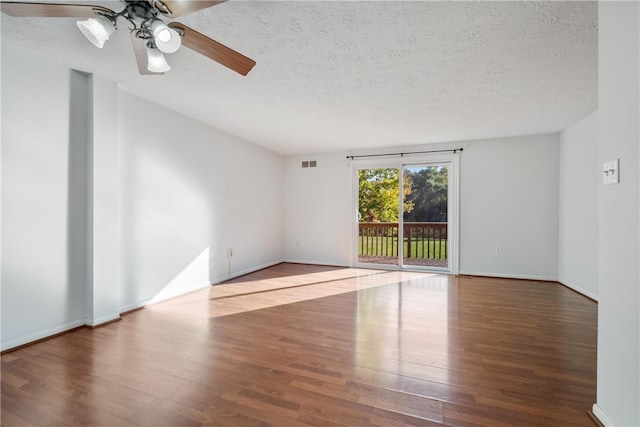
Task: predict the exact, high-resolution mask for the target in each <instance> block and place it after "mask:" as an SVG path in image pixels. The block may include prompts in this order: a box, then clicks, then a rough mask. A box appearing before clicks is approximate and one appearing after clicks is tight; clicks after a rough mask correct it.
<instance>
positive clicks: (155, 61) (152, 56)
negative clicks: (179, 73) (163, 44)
mask: <svg viewBox="0 0 640 427" xmlns="http://www.w3.org/2000/svg"><path fill="white" fill-rule="evenodd" d="M147 69H148V70H149V71H151V72H153V73H165V72H167V71H169V70H170V69H171V67H170V66H169V64H168V63H167V60H166V59H165V58H164V55H163V54H162V52H161V51H160V49H156V48H153V47H147Z"/></svg>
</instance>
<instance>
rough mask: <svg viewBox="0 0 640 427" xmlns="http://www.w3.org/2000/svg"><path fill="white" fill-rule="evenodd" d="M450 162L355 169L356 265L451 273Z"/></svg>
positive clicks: (452, 207) (452, 208)
mask: <svg viewBox="0 0 640 427" xmlns="http://www.w3.org/2000/svg"><path fill="white" fill-rule="evenodd" d="M453 168H454V161H453V159H449V160H446V161H431V162H429V161H421V162H417V163H405V162H398V163H397V164H395V165H394V164H393V163H386V164H385V163H380V164H371V163H367V164H358V163H355V162H354V175H355V179H354V186H355V187H356V188H355V193H356V195H357V198H356V199H357V202H356V209H357V214H356V217H357V223H356V227H355V228H356V233H355V234H356V236H355V237H356V238H355V246H356V251H355V252H356V253H355V256H356V262H355V264H356V265H357V266H361V267H378V268H394V269H398V268H410V269H421V270H438V271H454V270H455V269H456V265H457V263H456V262H455V261H456V259H455V257H456V250H455V249H456V242H455V235H456V230H457V227H454V225H455V222H456V221H455V219H456V216H455V215H454V213H455V203H454V202H455V201H456V198H455V197H454V195H455V192H454V189H455V186H454V184H455V181H454V180H453V179H452V178H453V175H452V173H451V172H452V169H453Z"/></svg>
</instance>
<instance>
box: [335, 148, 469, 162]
mask: <svg viewBox="0 0 640 427" xmlns="http://www.w3.org/2000/svg"><path fill="white" fill-rule="evenodd" d="M462 150H463V149H462V148H451V149H449V150H430V151H410V152H408V153H385V154H363V155H361V156H347V159H351V160H353V159H360V158H363V157H386V156H400V157H404V156H405V155H407V154H427V153H454V154H455V153H457V152H458V151H462Z"/></svg>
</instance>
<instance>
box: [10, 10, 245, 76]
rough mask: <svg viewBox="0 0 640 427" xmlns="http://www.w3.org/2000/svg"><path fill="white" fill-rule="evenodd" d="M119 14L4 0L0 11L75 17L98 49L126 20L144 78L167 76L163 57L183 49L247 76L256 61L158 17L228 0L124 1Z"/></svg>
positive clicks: (186, 12) (184, 13) (25, 14)
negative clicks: (118, 24)
mask: <svg viewBox="0 0 640 427" xmlns="http://www.w3.org/2000/svg"><path fill="white" fill-rule="evenodd" d="M121 1H122V2H123V3H124V9H122V10H121V11H120V12H114V11H113V10H111V9H109V8H106V7H103V6H94V5H82V4H62V3H28V2H7V1H0V9H1V10H2V12H4V13H6V14H7V15H10V16H16V17H48V18H60V17H72V18H87V19H86V20H85V21H78V23H77V24H78V28H79V29H80V31H81V32H82V34H84V35H85V37H87V39H89V41H90V42H91V43H93V44H94V45H96V46H97V47H99V48H102V47H103V46H104V43H105V42H106V41H107V40H108V39H109V37H110V36H111V34H113V32H114V31H115V30H116V29H117V28H118V27H117V21H118V19H119V18H123V19H125V20H127V21H129V24H130V25H131V26H130V28H129V30H130V31H131V42H132V44H133V51H134V53H135V57H136V61H137V63H138V70H139V72H140V74H144V75H153V74H164V72H166V71H169V70H170V68H171V67H170V66H169V64H168V63H167V61H166V59H165V57H164V54H165V53H173V52H175V51H177V50H178V49H179V48H180V46H181V45H184V46H185V47H187V48H189V49H192V50H194V51H196V52H198V53H200V54H202V55H204V56H206V57H208V58H211V59H213V60H214V61H216V62H218V63H220V64H222V65H224V66H225V67H227V68H230V69H231V70H233V71H235V72H237V73H239V74H242V75H243V76H246V75H247V74H248V73H249V71H251V69H252V68H253V66H254V65H256V62H255V61H254V60H252V59H250V58H247V57H246V56H244V55H242V54H240V53H238V52H236V51H235V50H233V49H231V48H228V47H226V46H224V45H222V44H220V43H218V42H217V41H215V40H212V39H210V38H209V37H207V36H205V35H204V34H201V33H199V32H197V31H196V30H194V29H192V28H190V27H187V26H186V25H184V24H181V23H179V22H170V23H168V24H166V23H165V22H164V21H163V20H162V19H160V17H167V18H176V17H179V16H183V15H186V14H188V13H191V12H195V11H198V10H202V9H205V8H207V7H211V6H215V5H217V4H219V3H223V2H224V1H226V0H121Z"/></svg>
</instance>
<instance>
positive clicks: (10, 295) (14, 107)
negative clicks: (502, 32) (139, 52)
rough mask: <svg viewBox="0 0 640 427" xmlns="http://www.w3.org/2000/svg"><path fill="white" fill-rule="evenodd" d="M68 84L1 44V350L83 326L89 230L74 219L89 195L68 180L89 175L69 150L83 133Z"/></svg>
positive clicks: (53, 70) (54, 70) (50, 68)
mask: <svg viewBox="0 0 640 427" xmlns="http://www.w3.org/2000/svg"><path fill="white" fill-rule="evenodd" d="M74 79H75V80H74V81H75V83H74V84H76V83H78V76H75V77H74ZM80 80H81V78H80ZM36 82H37V84H36ZM71 83H72V72H71V70H69V69H68V68H65V67H60V66H56V65H52V64H49V63H45V62H42V61H39V60H36V59H33V58H31V57H29V56H26V55H24V54H22V53H21V52H19V51H17V50H15V49H14V48H13V47H12V46H10V45H7V44H5V43H3V45H2V119H3V120H2V121H3V126H2V246H3V251H2V349H6V348H9V347H13V346H16V345H20V344H23V343H25V342H29V341H32V340H35V339H39V338H42V337H45V336H48V335H50V334H53V333H56V332H60V331H62V330H65V329H68V328H70V327H74V326H79V325H82V324H84V283H83V279H84V277H85V273H84V270H83V268H84V262H82V260H84V249H85V247H84V246H83V244H82V242H83V241H84V238H85V234H84V232H85V230H84V229H82V228H83V227H84V224H82V223H81V222H80V223H79V222H76V221H74V216H73V215H72V214H71V213H72V212H76V210H78V209H79V210H82V209H83V206H85V205H86V192H85V193H83V189H82V187H80V188H79V187H76V186H74V185H73V184H74V181H73V180H70V177H76V178H77V177H78V175H77V174H80V176H82V175H84V171H82V170H78V168H77V167H76V166H77V165H76V161H77V157H76V155H77V153H76V152H75V151H73V150H70V148H71V147H74V146H75V144H76V143H78V141H74V140H73V136H74V135H75V136H77V135H78V133H79V134H83V130H79V131H78V130H77V129H73V126H75V123H76V118H75V117H74V116H73V115H72V114H71V109H70V96H71V95H72V91H71V89H72V84H71ZM79 87H80V89H79V90H80V91H82V83H81V82H80V83H79ZM74 95H77V94H75V93H74ZM78 96H80V97H82V96H83V95H82V94H80V95H78ZM75 113H77V111H75ZM70 141H72V142H73V143H72V144H70ZM80 145H82V141H80ZM78 227H80V229H78ZM78 257H79V258H80V259H81V262H80V265H78V263H77V260H78Z"/></svg>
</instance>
